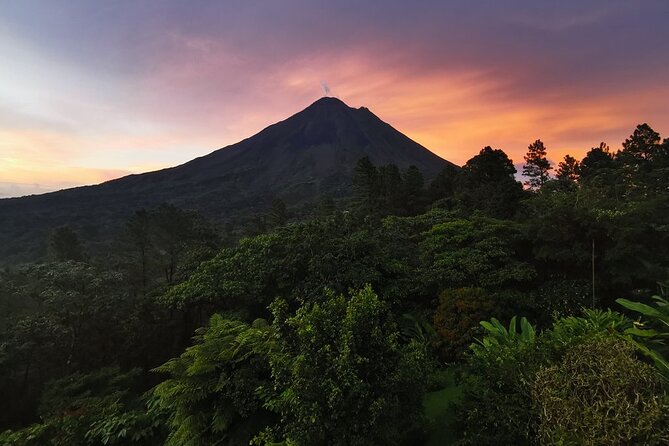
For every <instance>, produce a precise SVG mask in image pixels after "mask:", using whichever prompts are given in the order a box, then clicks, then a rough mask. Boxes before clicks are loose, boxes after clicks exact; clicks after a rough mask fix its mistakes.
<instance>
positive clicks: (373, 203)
mask: <svg viewBox="0 0 669 446" xmlns="http://www.w3.org/2000/svg"><path fill="white" fill-rule="evenodd" d="M378 176H379V173H378V170H377V169H376V166H375V165H374V164H373V163H372V161H371V160H370V159H369V157H367V156H366V157H364V158H361V159H360V160H359V161H358V163H357V164H356V166H355V169H354V170H353V206H354V207H355V209H356V211H358V212H359V213H361V214H363V215H369V214H372V213H374V212H375V211H376V208H377V205H378V195H377V192H378V189H379V188H378V184H379V181H378Z"/></svg>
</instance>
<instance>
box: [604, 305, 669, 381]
mask: <svg viewBox="0 0 669 446" xmlns="http://www.w3.org/2000/svg"><path fill="white" fill-rule="evenodd" d="M652 299H653V300H654V301H655V302H654V304H655V306H650V305H646V304H644V303H641V302H634V301H631V300H627V299H617V300H616V302H617V303H618V304H620V305H622V306H623V307H625V308H627V309H628V310H631V311H634V312H636V313H639V314H640V315H642V316H643V317H644V318H645V319H646V321H637V322H635V323H634V326H633V327H630V328H628V329H627V330H625V334H626V335H628V336H629V339H630V340H631V341H632V342H634V344H636V346H637V348H639V350H640V351H641V352H642V353H643V354H644V355H646V356H648V357H649V358H651V359H652V360H653V362H654V363H655V366H656V367H657V368H658V369H659V370H660V372H662V374H663V375H664V376H665V377H666V378H667V379H669V361H667V359H666V358H665V357H664V356H663V355H662V354H661V353H660V352H659V351H658V350H657V349H656V348H655V347H659V348H662V347H665V346H666V340H667V339H669V302H668V301H667V300H666V299H665V298H663V297H661V296H653V298H652Z"/></svg>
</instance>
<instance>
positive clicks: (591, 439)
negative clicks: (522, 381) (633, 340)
mask: <svg viewBox="0 0 669 446" xmlns="http://www.w3.org/2000/svg"><path fill="white" fill-rule="evenodd" d="M663 385H664V382H663V381H662V378H661V376H660V374H659V373H658V372H657V371H656V370H654V369H653V368H652V367H651V366H650V365H648V364H646V363H643V362H641V361H639V360H638V359H636V358H635V353H634V346H633V345H631V344H630V343H629V342H627V341H624V340H622V339H618V338H611V337H609V338H603V339H595V340H594V341H591V342H587V343H585V344H580V345H576V346H574V347H572V348H570V349H569V350H568V351H567V353H566V354H565V356H564V358H563V359H562V361H561V362H560V363H559V364H557V365H552V366H547V367H543V368H542V369H541V370H540V371H539V372H538V373H537V375H536V378H535V381H534V386H533V392H532V393H533V397H534V399H535V401H536V405H537V408H538V413H539V417H540V424H539V432H538V433H539V439H540V442H541V444H545V445H554V444H579V445H581V444H582V445H592V446H595V445H602V446H604V445H628V444H644V445H654V444H667V442H669V399H668V398H667V394H666V393H665V392H664V390H663V389H662V387H663Z"/></svg>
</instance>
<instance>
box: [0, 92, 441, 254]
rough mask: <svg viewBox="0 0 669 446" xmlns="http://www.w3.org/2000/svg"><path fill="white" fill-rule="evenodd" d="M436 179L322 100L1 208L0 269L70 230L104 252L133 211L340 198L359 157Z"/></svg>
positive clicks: (238, 209)
mask: <svg viewBox="0 0 669 446" xmlns="http://www.w3.org/2000/svg"><path fill="white" fill-rule="evenodd" d="M363 157H369V159H370V160H371V161H372V162H373V163H375V164H377V165H386V164H395V165H397V166H398V167H399V168H400V169H406V168H408V167H409V166H412V165H414V166H416V167H417V168H418V169H419V170H420V171H421V172H422V173H423V175H424V176H425V178H426V179H431V178H434V177H435V176H436V175H437V173H438V172H440V171H441V170H442V169H443V168H444V167H445V166H446V165H449V164H450V163H448V162H447V161H445V160H443V159H441V158H440V157H438V156H437V155H435V154H433V153H432V152H430V151H429V150H427V149H426V148H424V147H423V146H421V145H420V144H418V143H416V142H415V141H413V140H411V139H410V138H408V137H407V136H405V135H403V134H402V133H400V132H399V131H397V130H395V129H394V128H393V127H391V126H390V125H388V124H387V123H385V122H383V121H382V120H381V119H379V118H378V117H377V116H376V115H374V114H373V113H372V112H371V111H369V110H368V109H367V108H364V107H361V108H358V109H355V108H351V107H348V106H347V105H346V104H344V103H343V102H342V101H340V100H339V99H335V98H331V97H325V98H322V99H320V100H318V101H316V102H315V103H313V104H312V105H310V106H309V107H307V108H306V109H304V110H302V111H301V112H299V113H297V114H295V115H293V116H291V117H290V118H288V119H286V120H284V121H281V122H279V123H277V124H274V125H272V126H269V127H267V128H266V129H264V130H262V131H261V132H260V133H258V134H256V135H255V136H252V137H250V138H248V139H245V140H243V141H241V142H239V143H237V144H234V145H231V146H228V147H225V148H222V149H219V150H217V151H215V152H213V153H211V154H209V155H207V156H203V157H201V158H197V159H195V160H192V161H190V162H188V163H186V164H183V165H180V166H177V167H173V168H169V169H164V170H160V171H156V172H150V173H145V174H141V175H130V176H127V177H124V178H121V179H118V180H114V181H109V182H106V183H103V184H100V185H97V186H87V187H79V188H74V189H68V190H64V191H59V192H54V193H49V194H44V195H37V196H30V197H23V198H14V199H4V200H0V264H8V263H14V262H17V261H18V262H21V261H26V260H37V259H39V258H41V257H43V256H44V253H45V247H46V240H47V238H48V234H49V232H50V231H51V230H52V229H53V228H56V227H58V226H62V225H69V226H71V227H73V228H75V229H76V230H77V231H78V232H79V234H80V235H81V237H82V238H83V239H84V240H86V241H88V240H96V241H97V243H99V244H104V242H105V241H106V240H109V239H111V238H112V237H114V235H115V234H116V232H117V231H118V227H119V225H120V224H121V223H122V222H123V221H125V220H126V219H127V218H128V217H129V216H130V215H131V214H132V213H133V212H134V211H136V210H137V209H140V208H150V207H154V206H156V205H158V204H160V203H170V204H174V205H175V206H178V207H182V208H188V209H194V210H197V211H199V212H201V213H202V214H204V215H205V216H207V217H209V218H211V219H213V220H216V221H219V222H223V221H234V220H235V219H239V218H240V217H242V216H247V215H252V214H255V213H259V212H265V211H266V210H267V209H268V208H269V207H270V204H271V203H272V200H273V199H275V198H280V199H282V200H283V201H284V202H286V203H287V204H288V205H289V206H295V205H301V204H304V203H309V202H313V201H317V200H318V199H319V198H320V197H324V196H327V197H334V198H337V197H341V196H346V195H348V194H349V192H350V186H351V173H352V172H353V168H354V166H355V163H356V162H357V161H358V160H359V159H361V158H363Z"/></svg>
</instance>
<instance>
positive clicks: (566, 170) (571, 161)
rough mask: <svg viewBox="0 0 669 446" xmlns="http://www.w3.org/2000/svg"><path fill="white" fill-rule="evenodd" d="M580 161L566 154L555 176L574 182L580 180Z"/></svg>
mask: <svg viewBox="0 0 669 446" xmlns="http://www.w3.org/2000/svg"><path fill="white" fill-rule="evenodd" d="M578 172H579V162H578V161H577V160H576V158H574V157H573V156H571V155H565V156H564V160H563V161H560V163H559V164H558V168H557V172H556V173H555V177H556V178H557V179H558V180H562V181H567V182H570V183H574V182H576V181H578Z"/></svg>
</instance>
